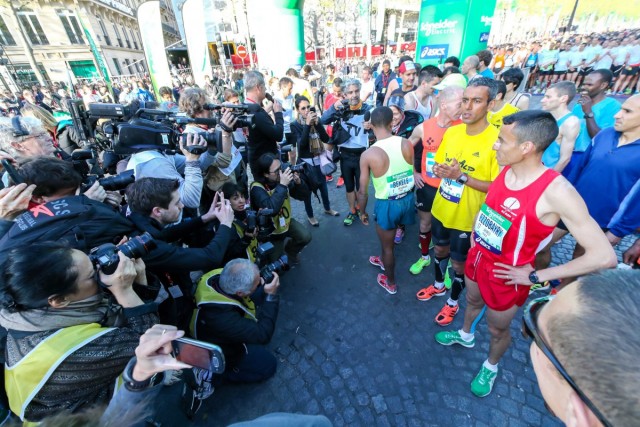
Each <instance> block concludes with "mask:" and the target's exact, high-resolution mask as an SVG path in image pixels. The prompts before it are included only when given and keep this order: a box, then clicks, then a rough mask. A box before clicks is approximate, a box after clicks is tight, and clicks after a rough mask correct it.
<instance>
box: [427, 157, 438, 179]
mask: <svg viewBox="0 0 640 427" xmlns="http://www.w3.org/2000/svg"><path fill="white" fill-rule="evenodd" d="M435 164H436V153H432V152H429V153H427V176H428V177H429V178H437V176H436V174H434V173H433V166H434V165H435Z"/></svg>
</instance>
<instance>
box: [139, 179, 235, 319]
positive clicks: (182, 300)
mask: <svg viewBox="0 0 640 427" xmlns="http://www.w3.org/2000/svg"><path fill="white" fill-rule="evenodd" d="M178 190H179V184H178V182H177V181H176V180H171V179H163V178H142V179H140V180H137V181H136V182H134V183H133V184H131V185H130V186H129V187H128V188H127V200H128V202H129V209H130V210H131V215H129V219H130V220H131V222H132V223H133V224H134V226H135V228H136V229H137V232H138V233H144V232H147V233H149V234H151V236H152V237H153V238H154V239H155V242H156V245H157V247H156V248H155V249H153V250H152V251H151V252H150V253H149V254H148V255H146V256H144V260H145V263H146V264H147V268H148V270H149V271H150V272H151V273H153V274H155V275H156V276H157V277H158V279H159V280H160V283H161V284H162V287H163V289H164V291H163V290H160V292H159V294H158V297H157V298H156V301H157V302H159V303H161V305H160V316H161V319H162V321H163V322H165V323H171V324H175V325H178V326H180V327H186V324H187V323H188V319H189V318H190V316H191V311H190V310H191V308H192V306H191V297H192V287H193V284H192V282H191V278H190V276H189V273H190V272H192V271H200V270H203V271H209V270H212V269H214V268H218V267H220V266H221V265H222V260H223V257H224V254H225V252H226V251H227V247H228V245H229V242H230V241H231V238H232V236H233V234H234V233H233V230H232V229H231V227H232V223H233V210H232V209H231V206H229V201H228V200H225V199H224V196H221V197H220V196H216V197H215V198H214V200H213V203H212V204H211V208H210V209H209V211H208V212H206V213H205V214H204V215H202V216H200V217H197V218H188V219H185V220H182V221H181V218H182V208H183V204H182V202H181V201H180V193H179V191H178ZM214 219H217V220H218V221H219V222H220V226H219V227H218V229H217V230H216V232H215V237H213V238H212V239H210V240H209V241H208V242H207V244H206V245H205V246H204V247H201V248H200V247H189V248H188V247H184V245H183V243H184V242H183V241H182V240H181V237H186V236H188V235H189V234H193V233H198V234H212V232H211V230H210V229H209V226H208V225H209V223H211V221H213V220H214ZM170 224H175V225H174V226H172V227H167V225H170ZM164 301H167V302H166V303H164Z"/></svg>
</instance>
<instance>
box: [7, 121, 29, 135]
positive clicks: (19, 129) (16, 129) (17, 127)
mask: <svg viewBox="0 0 640 427" xmlns="http://www.w3.org/2000/svg"><path fill="white" fill-rule="evenodd" d="M11 126H13V136H14V137H15V138H18V137H20V136H29V135H30V133H29V131H27V130H26V129H25V128H24V127H23V126H22V123H20V116H13V117H12V118H11Z"/></svg>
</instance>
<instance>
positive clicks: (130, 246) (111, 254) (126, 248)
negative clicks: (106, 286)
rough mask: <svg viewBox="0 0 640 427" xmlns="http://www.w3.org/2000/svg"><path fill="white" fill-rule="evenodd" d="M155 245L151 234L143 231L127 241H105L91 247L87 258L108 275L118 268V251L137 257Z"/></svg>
mask: <svg viewBox="0 0 640 427" xmlns="http://www.w3.org/2000/svg"><path fill="white" fill-rule="evenodd" d="M156 246H157V245H156V242H155V240H153V237H151V234H149V233H146V232H145V233H144V234H142V235H140V236H136V237H132V238H131V239H129V241H127V242H125V243H123V244H121V245H118V246H116V245H114V244H112V243H105V244H104V245H100V246H98V247H96V248H93V249H91V252H89V259H90V260H91V262H92V263H93V265H94V266H95V267H96V268H98V269H100V271H102V272H103V273H104V274H107V275H108V274H113V273H114V272H115V271H116V269H117V268H118V264H119V263H120V258H119V257H118V251H120V252H122V253H123V254H124V255H125V256H127V257H128V258H131V259H137V258H141V257H143V256H144V255H147V254H148V253H149V252H151V250H153V249H155V248H156Z"/></svg>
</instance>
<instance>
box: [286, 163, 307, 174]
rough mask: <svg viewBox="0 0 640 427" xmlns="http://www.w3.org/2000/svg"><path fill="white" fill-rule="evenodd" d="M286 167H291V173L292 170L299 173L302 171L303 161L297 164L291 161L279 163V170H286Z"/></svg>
mask: <svg viewBox="0 0 640 427" xmlns="http://www.w3.org/2000/svg"><path fill="white" fill-rule="evenodd" d="M287 168H290V169H291V173H294V172H298V173H300V172H303V171H304V163H299V164H297V165H292V164H291V163H287V162H284V163H282V164H281V165H280V170H281V171H282V172H284V171H286V170H287Z"/></svg>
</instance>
